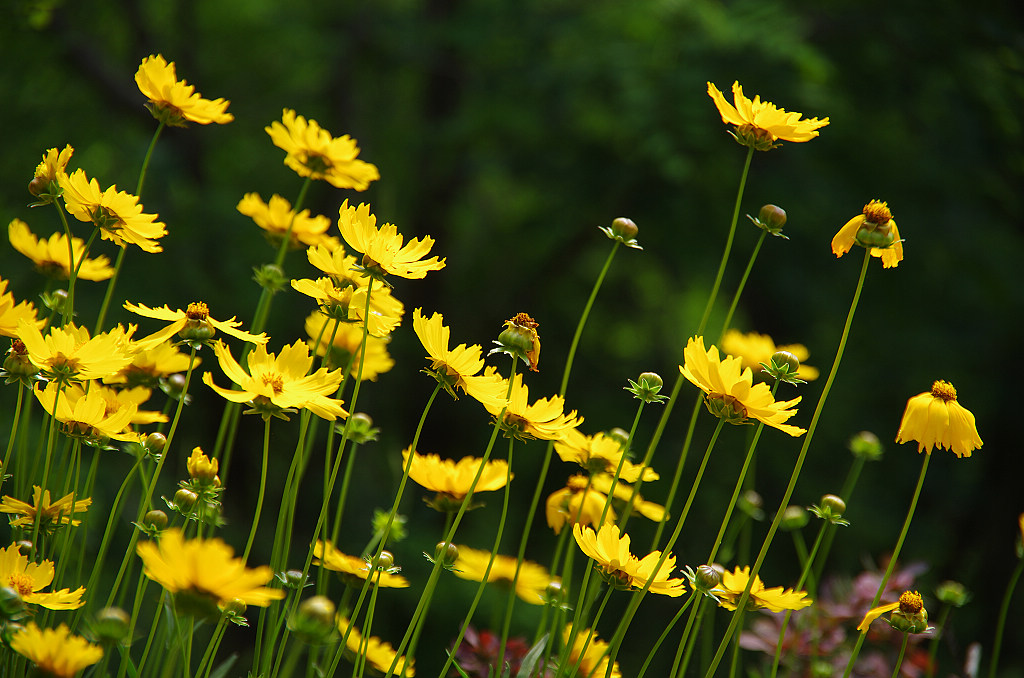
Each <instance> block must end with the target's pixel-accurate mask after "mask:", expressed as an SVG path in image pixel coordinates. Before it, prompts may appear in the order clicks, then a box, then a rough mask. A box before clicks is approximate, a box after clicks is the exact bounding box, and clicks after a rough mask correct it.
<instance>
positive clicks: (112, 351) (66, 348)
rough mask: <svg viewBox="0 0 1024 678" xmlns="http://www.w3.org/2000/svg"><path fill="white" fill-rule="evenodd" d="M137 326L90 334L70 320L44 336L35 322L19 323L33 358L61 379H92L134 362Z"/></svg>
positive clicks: (43, 369)
mask: <svg viewBox="0 0 1024 678" xmlns="http://www.w3.org/2000/svg"><path fill="white" fill-rule="evenodd" d="M134 332H135V327H134V326H129V328H128V330H127V331H126V330H125V329H124V327H122V326H121V325H118V326H117V327H115V328H114V329H112V330H110V331H109V332H104V333H102V334H97V335H96V336H95V337H90V336H89V330H87V329H86V328H84V327H78V326H77V325H75V324H74V323H68V324H67V325H65V326H64V327H51V328H50V331H49V332H48V333H47V334H46V336H45V337H44V336H43V334H42V332H40V331H39V328H38V327H36V326H35V325H34V324H33V323H29V322H26V321H25V320H22V321H21V322H20V323H19V324H18V338H20V339H21V341H22V342H24V344H25V348H26V349H27V350H28V356H29V360H31V361H32V364H33V365H35V366H36V367H38V368H39V369H40V370H42V371H43V373H44V374H45V375H46V376H47V377H49V378H51V379H53V380H54V381H58V382H61V381H63V382H71V381H88V380H90V379H102V378H103V377H109V376H110V375H112V374H116V373H117V372H118V371H120V370H121V369H122V368H123V367H124V366H126V365H128V364H129V363H130V362H131V361H132V347H131V346H130V339H131V336H132V334H134Z"/></svg>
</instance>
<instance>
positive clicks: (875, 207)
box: [864, 200, 892, 224]
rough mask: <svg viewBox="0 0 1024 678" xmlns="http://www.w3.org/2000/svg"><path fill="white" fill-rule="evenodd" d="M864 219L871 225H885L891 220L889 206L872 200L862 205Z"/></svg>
mask: <svg viewBox="0 0 1024 678" xmlns="http://www.w3.org/2000/svg"><path fill="white" fill-rule="evenodd" d="M864 218H865V219H866V220H867V221H870V222H871V223H873V224H887V223H889V221H890V220H892V212H890V211H889V205H887V204H886V203H884V202H882V201H881V200H872V201H871V202H869V203H868V204H867V205H864Z"/></svg>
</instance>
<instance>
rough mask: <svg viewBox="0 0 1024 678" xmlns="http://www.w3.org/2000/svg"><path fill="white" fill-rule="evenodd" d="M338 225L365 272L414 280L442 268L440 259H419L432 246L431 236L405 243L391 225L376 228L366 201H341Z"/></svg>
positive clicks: (442, 260)
mask: <svg viewBox="0 0 1024 678" xmlns="http://www.w3.org/2000/svg"><path fill="white" fill-rule="evenodd" d="M338 228H339V229H340V230H341V237H342V238H344V239H345V242H347V243H348V244H349V246H350V247H352V248H353V249H354V250H356V251H357V252H362V253H363V261H362V266H363V267H364V269H366V270H367V271H370V272H377V273H378V274H388V273H390V274H392V275H397V276H399V277H400V278H411V279H418V278H423V277H426V275H427V273H429V272H430V271H440V270H441V269H442V268H444V265H445V264H444V261H445V260H444V259H438V258H437V257H436V256H434V257H431V258H430V259H424V258H423V257H425V256H427V254H429V253H430V249H431V248H432V247H433V246H434V239H433V238H431V237H430V236H429V235H428V236H424V238H423V239H422V240H421V239H419V238H413V239H412V240H410V241H409V242H407V243H405V239H404V238H403V237H402V236H401V235H399V233H398V229H397V228H395V226H394V225H392V224H384V225H383V226H381V227H380V228H379V229H378V228H377V217H375V216H374V215H373V214H370V206H369V205H367V204H366V203H361V204H360V205H359V207H349V205H348V200H346V201H345V202H344V203H342V205H341V208H340V209H339V210H338ZM403 243H404V244H403Z"/></svg>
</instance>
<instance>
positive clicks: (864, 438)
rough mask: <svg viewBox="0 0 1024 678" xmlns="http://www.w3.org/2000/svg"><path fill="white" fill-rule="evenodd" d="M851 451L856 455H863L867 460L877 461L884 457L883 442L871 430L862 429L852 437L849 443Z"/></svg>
mask: <svg viewBox="0 0 1024 678" xmlns="http://www.w3.org/2000/svg"><path fill="white" fill-rule="evenodd" d="M848 447H849V448H850V452H852V453H853V456H855V457H863V458H864V459H865V460H867V461H876V460H878V459H881V458H882V443H881V442H879V440H878V436H876V435H875V434H874V433H872V432H871V431H861V432H860V433H858V434H857V435H855V436H853V437H852V438H850V442H849V444H848Z"/></svg>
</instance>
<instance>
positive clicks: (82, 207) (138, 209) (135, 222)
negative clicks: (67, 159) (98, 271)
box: [58, 169, 167, 252]
mask: <svg viewBox="0 0 1024 678" xmlns="http://www.w3.org/2000/svg"><path fill="white" fill-rule="evenodd" d="M58 179H59V181H60V183H61V188H62V189H63V190H64V206H65V207H66V208H67V210H68V212H70V213H71V214H72V215H73V216H74V217H75V218H76V219H78V220H79V221H84V222H86V223H91V224H93V225H95V226H96V228H99V229H100V236H101V237H102V238H103V239H104V240H112V241H113V242H115V243H116V244H118V245H120V246H121V247H124V246H125V243H130V244H132V245H138V246H139V247H140V248H141V249H142V250H143V251H145V252H162V251H163V247H161V246H160V244H159V243H158V242H157V241H156V238H162V237H163V236H165V235H167V229H166V228H165V227H164V224H163V222H161V221H157V220H156V218H157V215H155V214H145V213H143V211H142V205H140V204H139V199H138V197H136V196H134V195H132V194H130V193H125V192H124V191H118V190H117V186H111V187H110V188H108V189H107V190H105V191H101V190H100V184H99V182H98V181H96V179H93V180H92V181H90V180H89V179H88V178H86V176H85V172H83V171H82V170H80V169H79V170H75V171H74V172H73V173H72V174H71V175H70V176H62V177H58Z"/></svg>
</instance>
